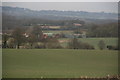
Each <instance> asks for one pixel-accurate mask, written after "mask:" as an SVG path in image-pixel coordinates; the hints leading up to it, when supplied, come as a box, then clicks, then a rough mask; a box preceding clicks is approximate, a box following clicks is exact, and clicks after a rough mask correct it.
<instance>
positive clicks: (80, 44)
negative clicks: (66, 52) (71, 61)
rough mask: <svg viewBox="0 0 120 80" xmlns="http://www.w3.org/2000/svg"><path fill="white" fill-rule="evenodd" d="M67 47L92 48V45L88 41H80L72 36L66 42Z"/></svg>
mask: <svg viewBox="0 0 120 80" xmlns="http://www.w3.org/2000/svg"><path fill="white" fill-rule="evenodd" d="M68 48H70V49H94V46H92V45H90V44H88V43H83V42H81V41H78V39H77V38H74V39H72V40H71V41H70V42H69V43H68Z"/></svg>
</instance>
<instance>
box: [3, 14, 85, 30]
mask: <svg viewBox="0 0 120 80" xmlns="http://www.w3.org/2000/svg"><path fill="white" fill-rule="evenodd" d="M2 21H3V24H2V26H3V30H10V29H14V28H16V27H18V26H21V27H28V26H33V25H36V24H39V25H41V26H45V25H47V26H62V27H61V29H62V30H69V29H70V30H71V29H74V28H75V26H74V25H73V24H74V23H80V24H83V25H84V24H85V22H84V21H82V20H79V19H75V20H49V19H40V18H33V17H27V16H26V17H24V16H22V17H19V16H17V17H15V16H9V15H6V14H3V18H2Z"/></svg>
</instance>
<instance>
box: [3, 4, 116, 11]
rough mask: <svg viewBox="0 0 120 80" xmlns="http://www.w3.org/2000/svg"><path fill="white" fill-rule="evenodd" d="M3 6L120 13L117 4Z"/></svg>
mask: <svg viewBox="0 0 120 80" xmlns="http://www.w3.org/2000/svg"><path fill="white" fill-rule="evenodd" d="M2 5H3V6H12V7H22V8H29V9H32V10H62V11H64V10H65V11H88V12H103V11H104V12H112V13H117V12H118V3H117V2H3V3H2Z"/></svg>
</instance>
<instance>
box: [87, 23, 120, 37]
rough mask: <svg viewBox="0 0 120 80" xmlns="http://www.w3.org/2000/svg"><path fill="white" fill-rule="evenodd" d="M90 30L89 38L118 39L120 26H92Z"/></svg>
mask: <svg viewBox="0 0 120 80" xmlns="http://www.w3.org/2000/svg"><path fill="white" fill-rule="evenodd" d="M91 26H92V27H91V28H89V29H88V32H87V37H118V24H117V23H107V24H99V25H96V24H92V25H91Z"/></svg>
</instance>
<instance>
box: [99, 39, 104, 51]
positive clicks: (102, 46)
mask: <svg viewBox="0 0 120 80" xmlns="http://www.w3.org/2000/svg"><path fill="white" fill-rule="evenodd" d="M98 47H99V49H100V50H103V49H105V42H104V41H103V40H100V41H99V43H98Z"/></svg>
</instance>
